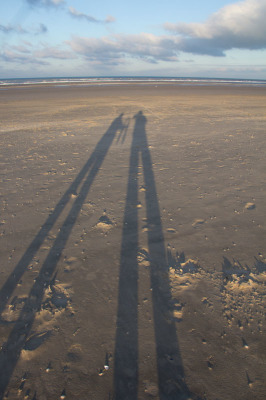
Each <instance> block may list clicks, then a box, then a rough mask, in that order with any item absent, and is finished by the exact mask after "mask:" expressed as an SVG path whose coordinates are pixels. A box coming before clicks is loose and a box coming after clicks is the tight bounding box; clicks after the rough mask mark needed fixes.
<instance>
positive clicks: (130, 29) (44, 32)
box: [0, 0, 266, 79]
mask: <svg viewBox="0 0 266 400" xmlns="http://www.w3.org/2000/svg"><path fill="white" fill-rule="evenodd" d="M265 21H266V0H243V1H232V0H231V1H230V0H201V1H199V0H185V1H184V0H158V1H157V0H134V1H130V2H128V1H126V0H123V1H122V0H94V1H86V0H8V1H2V2H1V4H0V78H16V77H45V76H46V77H48V76H118V75H126V76H127V75H130V76H181V77H184V76H188V77H189V76H191V77H193V76H194V77H225V78H227V77H232V78H254V79H256V78H262V79H266V23H265Z"/></svg>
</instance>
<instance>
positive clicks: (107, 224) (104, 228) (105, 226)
mask: <svg viewBox="0 0 266 400" xmlns="http://www.w3.org/2000/svg"><path fill="white" fill-rule="evenodd" d="M113 226H114V222H112V221H111V219H110V218H109V217H108V216H107V215H106V211H104V213H103V215H102V216H101V217H100V218H99V220H98V222H97V224H96V225H95V226H94V227H95V228H96V229H98V230H100V231H101V232H103V233H107V232H108V231H110V229H112V227H113Z"/></svg>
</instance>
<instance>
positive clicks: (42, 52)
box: [33, 47, 75, 60]
mask: <svg viewBox="0 0 266 400" xmlns="http://www.w3.org/2000/svg"><path fill="white" fill-rule="evenodd" d="M33 56H34V57H36V58H56V59H60V60H67V59H73V58H75V54H73V53H72V52H70V51H65V50H61V49H59V48H57V47H44V48H42V49H39V50H36V51H34V52H33Z"/></svg>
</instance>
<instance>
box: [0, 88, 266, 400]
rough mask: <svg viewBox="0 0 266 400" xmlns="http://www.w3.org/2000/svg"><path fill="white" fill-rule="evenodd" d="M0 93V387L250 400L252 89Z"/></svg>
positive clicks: (257, 154)
mask: <svg viewBox="0 0 266 400" xmlns="http://www.w3.org/2000/svg"><path fill="white" fill-rule="evenodd" d="M0 105H1V106H0V117H1V127H0V145H1V189H0V191H1V216H0V236H1V241H0V252H1V269H0V307H1V319H0V346H1V347H0V399H8V400H13V399H14V400H15V399H29V400H56V399H70V400H83V399H84V400H87V399H90V400H105V399H106V400H111V399H113V400H114V399H116V400H120V399H123V400H127V399H130V400H136V399H140V400H144V399H155V400H159V399H160V400H167V399H197V400H218V399H219V400H232V399H234V400H253V399H256V400H263V399H264V398H265V397H264V396H265V390H266V387H265V376H266V337H265V336H266V335H265V283H266V247H265V243H266V242H265V239H266V218H265V215H266V202H265V197H266V188H265V171H266V162H265V154H266V137H265V126H266V114H265V110H266V88H265V87H252V86H248V85H246V86H237V85H235V86H231V85H226V86H215V85H212V86H208V85H197V86H193V85H178V84H160V85H156V83H153V84H149V85H145V84H144V83H142V84H138V85H136V84H123V85H115V84H114V85H108V84H103V85H87V86H78V85H72V86H68V85H65V86H64V85H58V86H49V85H43V86H38V85H36V86H30V85H29V86H27V87H15V86H14V87H12V88H9V87H7V88H5V89H4V90H3V89H2V90H0Z"/></svg>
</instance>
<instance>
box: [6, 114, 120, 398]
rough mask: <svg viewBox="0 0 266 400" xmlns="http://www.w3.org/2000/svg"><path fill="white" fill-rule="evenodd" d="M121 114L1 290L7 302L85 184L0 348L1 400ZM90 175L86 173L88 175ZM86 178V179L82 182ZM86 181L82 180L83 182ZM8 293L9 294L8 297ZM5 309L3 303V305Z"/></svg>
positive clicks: (112, 138)
mask: <svg viewBox="0 0 266 400" xmlns="http://www.w3.org/2000/svg"><path fill="white" fill-rule="evenodd" d="M122 116H123V114H121V115H120V116H119V117H117V118H116V119H115V120H114V121H113V122H112V124H111V125H110V127H109V128H108V130H107V131H106V133H105V134H104V135H103V136H102V138H101V139H100V141H99V142H98V144H97V145H96V147H95V149H94V151H93V153H92V154H91V156H90V158H89V160H88V161H87V163H86V164H85V165H84V167H83V168H82V170H81V171H80V173H79V174H78V176H77V177H76V179H75V181H74V182H73V183H72V184H71V185H70V187H69V189H68V190H67V191H66V192H65V194H64V195H63V197H62V198H61V199H60V201H59V202H58V204H57V206H56V207H55V210H54V211H53V213H52V214H50V216H49V217H48V218H47V220H46V222H45V223H44V225H43V226H42V228H41V229H40V231H39V232H38V233H37V235H36V236H35V238H34V240H33V241H32V243H31V244H30V246H29V247H28V249H27V250H26V252H25V254H24V255H23V256H22V258H21V260H20V261H19V263H18V265H17V266H16V268H15V270H14V271H13V273H12V275H10V276H9V278H8V279H7V281H6V283H5V284H4V286H3V288H2V290H1V301H2V300H3V303H5V304H6V302H7V301H8V299H9V298H10V296H11V295H12V292H13V291H14V289H15V287H16V285H17V283H18V282H19V280H20V278H21V276H22V275H23V273H24V272H25V271H26V269H27V267H28V265H29V263H30V261H31V260H32V258H33V257H34V255H35V254H36V252H37V251H38V249H39V248H40V246H41V244H42V243H43V241H44V239H45V237H46V236H47V234H48V232H49V231H50V229H51V228H52V226H53V225H54V224H55V222H56V220H57V219H58V217H59V215H60V214H61V213H62V211H63V209H64V207H65V206H66V204H67V202H68V200H69V196H70V194H71V193H73V191H76V190H77V189H78V186H79V185H80V184H81V183H82V185H81V187H80V190H79V193H78V195H77V197H76V199H75V201H74V203H73V205H72V207H71V209H70V211H69V213H68V215H67V217H66V218H65V220H64V222H63V224H62V226H61V228H60V231H59V233H58V235H57V237H56V239H55V240H54V243H53V246H52V247H51V249H50V251H49V253H48V255H47V257H46V259H45V261H44V263H43V265H42V267H41V269H40V272H39V274H38V277H37V279H36V280H35V282H34V284H33V286H32V288H31V291H30V293H29V295H28V297H27V299H26V301H25V303H24V306H23V308H22V310H21V313H20V315H19V317H18V319H17V321H16V322H15V324H14V327H13V329H12V331H11V333H10V335H9V337H8V339H7V341H6V343H5V344H4V346H2V350H1V351H0V399H2V398H3V396H4V393H5V390H6V388H7V385H8V383H9V381H10V378H11V376H12V373H13V370H14V368H15V366H16V364H17V361H18V359H19V356H20V353H21V351H22V349H23V348H24V346H25V344H26V341H27V338H28V336H29V334H30V331H31V328H32V325H33V322H34V319H35V315H36V313H37V312H38V311H39V310H40V308H41V304H42V300H43V296H44V291H45V288H46V287H47V286H48V285H49V284H50V283H51V281H52V279H53V274H54V272H55V269H56V265H57V263H58V261H59V259H60V257H61V255H62V251H63V249H64V248H65V245H66V243H67V240H68V238H69V236H70V233H71V231H72V228H73V226H74V224H75V222H76V220H77V217H78V215H79V212H80V210H81V207H82V205H83V203H84V201H85V199H86V197H87V195H88V193H89V190H90V188H91V185H92V183H93V181H94V179H95V178H96V175H97V174H98V172H99V169H100V167H101V165H102V163H103V161H104V158H105V156H106V154H107V152H108V150H109V148H110V146H111V144H112V142H113V140H114V137H115V135H116V133H117V132H119V131H121V130H123V129H124V125H123V122H122ZM86 174H87V176H86ZM83 179H84V181H83ZM82 181H83V182H82ZM5 296H6V297H5ZM1 307H2V309H4V305H3V304H1Z"/></svg>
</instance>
